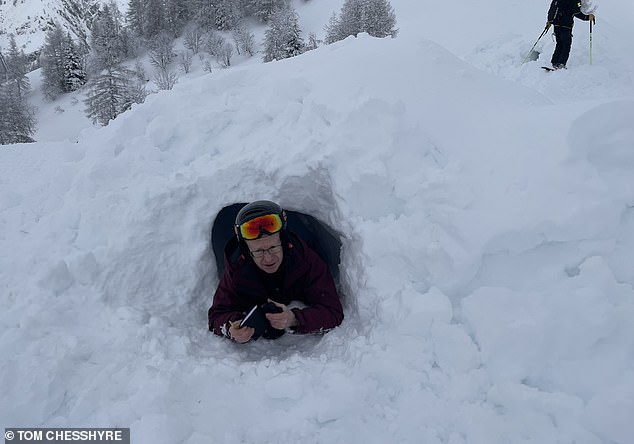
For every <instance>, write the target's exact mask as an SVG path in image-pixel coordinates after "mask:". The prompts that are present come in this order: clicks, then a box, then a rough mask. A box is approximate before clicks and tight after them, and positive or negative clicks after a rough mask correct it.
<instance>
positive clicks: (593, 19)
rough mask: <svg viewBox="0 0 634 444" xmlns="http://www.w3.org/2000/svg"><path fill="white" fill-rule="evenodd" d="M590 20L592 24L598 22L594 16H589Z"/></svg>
mask: <svg viewBox="0 0 634 444" xmlns="http://www.w3.org/2000/svg"><path fill="white" fill-rule="evenodd" d="M588 17H589V20H590V21H591V22H592V24H595V23H596V20H595V18H594V14H588Z"/></svg>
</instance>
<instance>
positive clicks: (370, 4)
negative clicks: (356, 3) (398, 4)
mask: <svg viewBox="0 0 634 444" xmlns="http://www.w3.org/2000/svg"><path fill="white" fill-rule="evenodd" d="M362 14H363V15H362V21H361V28H362V30H363V32H367V33H368V34H370V35H371V36H373V37H379V38H383V37H388V36H390V37H395V36H396V33H397V29H396V14H395V13H394V8H392V5H390V2H389V1H388V0H363V8H362Z"/></svg>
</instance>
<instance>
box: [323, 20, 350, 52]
mask: <svg viewBox="0 0 634 444" xmlns="http://www.w3.org/2000/svg"><path fill="white" fill-rule="evenodd" d="M324 31H325V32H326V37H325V39H324V41H325V42H326V44H327V45H330V44H331V43H335V42H338V41H339V40H343V39H345V38H346V37H347V36H344V35H343V32H342V29H341V25H340V24H339V17H338V16H337V13H336V12H333V13H332V15H331V16H330V20H329V21H328V24H327V25H326V26H324Z"/></svg>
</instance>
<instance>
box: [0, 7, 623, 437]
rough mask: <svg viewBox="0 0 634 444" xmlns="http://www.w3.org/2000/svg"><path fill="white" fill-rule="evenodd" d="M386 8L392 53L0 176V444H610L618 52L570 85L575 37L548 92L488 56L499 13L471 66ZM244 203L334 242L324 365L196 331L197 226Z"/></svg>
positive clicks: (618, 217)
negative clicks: (336, 301) (336, 265)
mask: <svg viewBox="0 0 634 444" xmlns="http://www.w3.org/2000/svg"><path fill="white" fill-rule="evenodd" d="M393 3H394V4H395V6H396V7H397V10H398V11H399V17H400V21H399V23H400V27H401V34H400V36H399V37H398V38H397V39H387V40H377V39H373V38H370V37H368V36H366V35H361V36H360V37H359V38H356V39H355V38H349V39H347V40H345V41H343V42H339V43H337V44H335V45H331V46H328V47H322V48H319V49H318V50H316V51H312V52H310V53H307V54H305V55H303V56H301V57H297V58H294V59H290V60H284V61H281V62H276V63H270V64H262V65H259V64H250V65H249V66H242V67H236V68H235V69H232V70H226V71H222V72H215V73H214V74H212V75H207V76H200V77H198V78H196V79H192V80H189V81H182V82H180V83H179V84H178V85H177V86H176V88H175V90H173V91H171V92H165V93H161V94H157V95H152V96H150V97H149V98H148V100H147V101H146V103H144V104H142V105H139V106H136V107H134V108H133V110H132V111H130V112H128V113H125V114H124V115H122V116H120V118H117V119H116V120H115V121H113V122H112V123H111V124H110V125H109V126H108V127H105V128H100V129H98V128H87V129H84V130H82V131H77V133H76V135H77V138H76V139H74V138H73V139H71V140H69V141H57V142H40V143H36V144H30V145H16V146H11V147H5V148H4V149H2V150H0V270H1V271H0V289H1V292H2V293H1V294H0V326H1V328H0V354H1V355H2V356H3V358H4V359H3V360H2V361H1V362H0V394H1V395H2V399H3V401H4V402H3V403H2V404H0V418H2V419H1V420H0V421H1V422H0V428H1V427H2V426H4V427H9V426H59V427H62V426H89V425H91V426H104V427H105V426H122V427H130V428H131V431H132V437H133V441H134V442H135V443H188V444H195V443H209V442H225V443H242V442H249V443H252V442H255V443H265V442H266V443H288V442H311V443H313V442H314V443H321V442H369V443H386V442H400V443H420V442H425V443H449V444H461V443H465V444H466V443H469V444H508V443H572V442H576V443H584V444H599V443H619V444H627V443H629V441H630V438H631V436H634V426H633V424H632V422H631V420H630V419H631V418H630V416H631V414H630V412H632V411H634V355H632V350H633V349H634V324H633V323H632V322H631V320H632V318H633V317H634V291H633V286H634V272H633V268H632V266H631V264H632V263H634V253H632V252H633V251H634V236H633V235H632V233H634V185H633V183H634V182H632V180H631V177H632V171H633V169H634V155H633V153H634V132H633V131H632V126H631V122H632V121H633V120H634V119H633V118H634V93H633V90H632V76H631V74H632V71H631V66H630V63H631V61H630V59H629V56H628V55H627V54H625V53H622V52H621V51H620V49H619V48H620V47H621V46H620V45H628V44H629V43H627V42H623V41H621V40H619V39H617V38H616V37H615V36H616V35H618V34H620V33H623V34H628V33H629V35H631V32H632V31H631V30H629V29H624V28H620V27H618V26H616V25H615V26H614V28H613V29H614V31H613V32H611V31H610V29H609V28H607V26H606V28H607V29H606V31H605V33H604V34H603V37H599V34H598V31H597V36H596V37H597V40H596V41H597V46H598V47H602V48H603V49H602V51H601V52H599V51H598V50H597V53H596V58H595V65H593V66H592V67H590V66H586V65H585V61H584V60H585V59H584V56H585V53H584V52H583V48H582V46H581V43H580V42H581V41H582V38H581V35H582V31H581V27H579V32H576V33H575V37H576V40H575V47H574V49H573V54H572V58H571V67H570V69H569V70H568V71H565V72H556V73H544V72H542V70H541V69H540V68H539V64H540V62H537V63H529V64H526V65H524V66H519V62H518V60H520V61H521V58H522V56H523V55H524V54H522V53H523V52H524V53H525V50H526V51H527V50H528V49H529V48H530V46H531V45H532V42H531V41H530V40H531V38H532V36H531V38H525V39H523V41H524V44H525V46H524V47H522V48H516V50H510V48H511V46H510V44H509V45H507V44H506V42H508V41H509V40H511V39H510V38H508V37H507V36H506V34H505V32H507V31H509V29H510V25H509V24H507V22H506V21H504V20H502V19H503V18H505V16H503V15H502V14H506V12H505V11H507V6H505V5H504V4H505V3H506V2H498V3H500V5H499V8H500V9H499V12H498V13H497V15H496V11H498V10H496V9H491V10H488V11H484V10H479V9H478V10H475V9H474V10H471V9H470V8H466V10H465V11H463V12H460V13H458V15H456V16H454V17H455V19H456V20H459V23H462V22H460V20H462V14H465V15H468V16H470V17H472V18H473V20H474V21H475V22H477V20H479V19H480V18H482V16H483V15H485V14H486V13H488V14H489V15H490V16H491V21H492V22H495V23H498V24H500V25H499V27H500V29H499V30H498V31H499V32H498V33H497V34H496V32H495V30H492V29H488V28H487V33H489V34H488V35H487V36H482V37H481V38H478V39H474V40H469V35H468V32H467V31H468V30H473V29H475V27H476V24H471V25H469V26H470V28H469V29H466V30H465V35H464V38H463V39H456V40H451V39H445V38H444V37H443V35H442V34H438V35H437V36H436V37H435V38H433V37H434V36H435V34H432V35H426V34H425V33H426V32H427V31H422V30H423V29H427V28H425V27H423V26H419V24H420V23H433V24H434V25H433V26H439V25H437V21H438V20H440V17H442V12H443V8H444V6H442V5H426V6H421V5H419V4H418V3H417V4H415V5H412V3H411V2H406V1H401V2H396V1H394V2H393ZM503 3H504V4H503ZM309 7H310V8H314V7H315V3H314V2H309V3H308V4H307V5H306V8H309ZM546 7H547V5H544V8H546ZM434 8H435V9H434ZM531 8H535V9H537V7H534V6H531ZM458 9H460V8H458ZM540 9H543V8H540ZM623 11H626V9H623ZM322 12H323V11H322ZM532 12H535V11H527V12H526V14H527V15H526V17H528V16H530V15H531V13H532ZM325 15H326V16H328V15H329V13H328V14H325ZM417 15H418V17H417ZM535 15H537V14H535ZM521 18H522V20H523V21H522V22H521V24H520V25H519V26H518V27H526V28H528V26H527V23H526V22H525V21H528V20H529V19H528V18H525V17H524V16H521ZM538 18H540V17H538ZM432 19H433V20H432ZM514 19H515V20H518V15H517V14H516V15H515V16H514ZM304 20H306V22H310V21H311V20H313V19H312V18H305V19H304ZM426 20H427V21H426ZM605 20H607V18H606V19H605ZM465 23H471V22H465ZM599 24H601V22H599V23H598V24H597V28H599ZM430 26H431V25H430ZM540 26H542V23H541V21H540V22H539V23H538V24H537V25H536V27H537V31H539V27H540ZM465 27H467V26H466V25H465ZM438 29H439V32H440V27H439V28H438ZM458 29H461V28H458ZM576 29H577V28H576ZM446 32H449V29H447V30H446ZM518 34H520V32H519V31H518ZM516 39H517V40H518V41H520V40H522V39H520V38H519V37H517V38H516ZM485 41H489V42H491V43H490V45H488V46H487V45H484V43H483V42H485ZM483 45H484V46H483ZM520 46H521V44H520ZM595 48H596V47H595ZM599 54H605V55H606V56H605V57H603V56H599ZM66 122H68V121H66ZM66 124H69V123H66ZM58 140H63V139H58ZM258 198H270V199H273V200H278V201H279V202H280V203H281V204H282V205H284V206H286V207H288V208H291V209H301V210H303V211H308V212H311V213H313V214H314V215H315V216H317V217H319V218H321V219H323V220H325V221H327V222H328V223H330V224H331V225H332V226H333V227H334V228H336V229H337V230H339V231H340V232H341V233H342V234H343V236H344V249H343V264H342V279H343V296H342V299H343V302H344V308H345V314H346V319H345V320H344V323H343V324H342V326H341V327H339V328H337V329H335V330H334V331H332V332H330V333H329V334H327V335H325V336H323V337H312V336H311V337H297V336H285V337H283V338H282V339H281V340H279V341H275V342H265V341H258V342H255V343H250V344H247V345H245V346H238V345H237V344H233V343H230V342H228V341H226V340H223V339H220V338H217V337H214V336H212V335H211V334H210V333H209V332H207V331H206V309H207V308H208V306H209V304H210V303H211V296H212V293H213V290H214V288H215V285H216V278H215V269H214V267H215V266H214V262H213V260H212V258H211V256H210V249H209V245H208V241H209V229H210V222H211V220H212V218H213V216H214V214H215V213H216V212H217V211H218V210H219V209H220V208H222V206H224V205H225V204H227V203H231V202H235V201H248V200H253V199H258Z"/></svg>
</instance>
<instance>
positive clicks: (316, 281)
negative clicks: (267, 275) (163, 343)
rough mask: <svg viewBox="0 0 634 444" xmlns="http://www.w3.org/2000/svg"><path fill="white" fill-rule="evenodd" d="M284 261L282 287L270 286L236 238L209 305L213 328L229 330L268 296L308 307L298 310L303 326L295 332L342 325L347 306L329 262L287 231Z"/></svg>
mask: <svg viewBox="0 0 634 444" xmlns="http://www.w3.org/2000/svg"><path fill="white" fill-rule="evenodd" d="M282 243H283V246H284V260H283V262H282V264H281V265H280V270H282V276H283V277H282V280H281V285H280V286H279V288H277V289H269V288H267V285H266V284H265V282H264V277H263V274H264V272H263V271H261V270H260V269H259V268H258V267H257V266H256V265H255V263H254V262H253V260H252V259H251V258H250V257H248V256H247V255H246V254H244V253H243V252H242V251H241V249H240V248H239V247H238V242H237V241H236V240H235V239H233V240H231V241H229V242H228V244H227V246H226V247H225V270H224V275H223V276H222V279H220V282H219V284H218V288H217V289H216V293H215V294H214V299H213V303H212V305H211V307H210V308H209V312H208V317H209V330H210V331H213V332H214V333H215V334H217V335H220V336H225V335H226V334H227V331H228V328H229V325H228V323H229V322H231V321H237V320H239V319H242V318H244V316H245V315H246V313H248V312H249V310H251V308H253V306H254V305H256V304H257V305H261V304H265V303H266V302H267V301H268V299H269V298H270V299H272V300H274V301H275V302H279V303H281V304H285V305H288V304H289V303H290V302H291V301H301V302H303V303H304V304H306V305H307V307H306V308H301V309H300V308H293V309H292V310H293V313H294V314H295V317H296V318H297V321H298V323H299V325H298V326H297V327H294V328H293V330H295V332H296V333H322V332H325V331H327V330H329V329H331V328H334V327H336V326H338V325H339V324H341V321H342V320H343V309H342V307H341V302H340V300H339V295H338V294H337V289H336V288H335V283H334V281H333V279H332V275H331V274H330V270H329V269H328V266H327V265H326V263H325V262H324V261H323V260H322V259H321V258H320V257H319V256H318V255H317V253H315V252H314V251H313V250H311V249H310V248H309V247H308V245H306V243H305V242H304V241H303V240H301V239H300V238H299V237H297V236H296V235H294V234H293V233H290V232H286V233H283V234H282Z"/></svg>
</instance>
